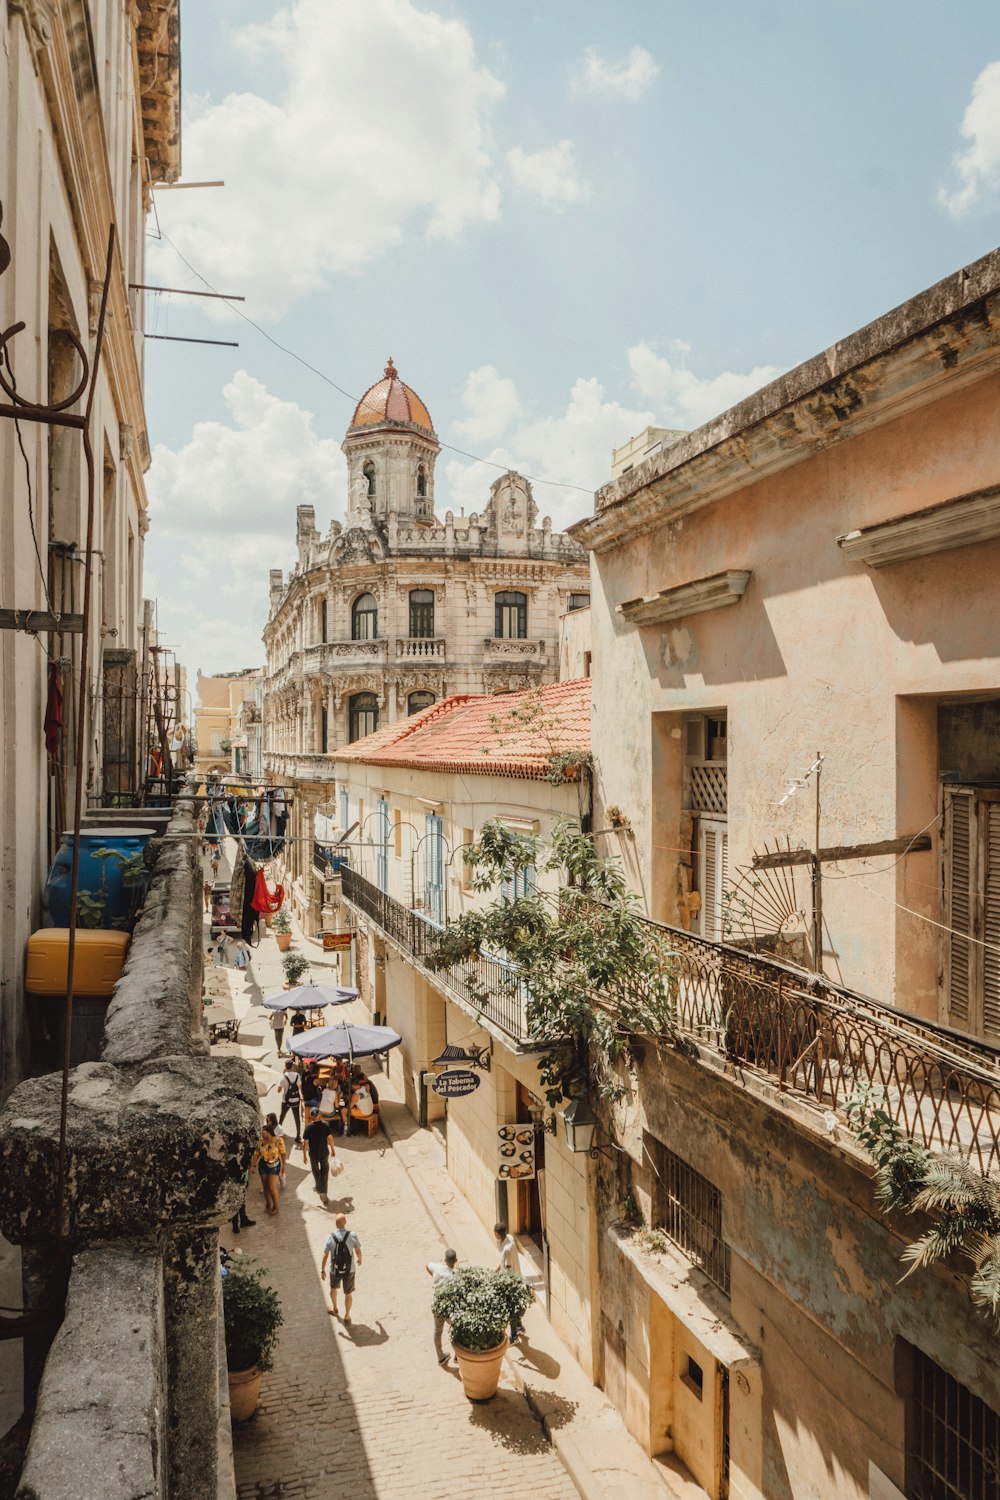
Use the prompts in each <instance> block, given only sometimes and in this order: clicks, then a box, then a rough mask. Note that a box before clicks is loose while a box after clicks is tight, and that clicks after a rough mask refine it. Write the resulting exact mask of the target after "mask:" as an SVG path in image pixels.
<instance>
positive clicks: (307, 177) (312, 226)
mask: <svg viewBox="0 0 1000 1500" xmlns="http://www.w3.org/2000/svg"><path fill="white" fill-rule="evenodd" d="M233 42H234V45H235V46H237V47H239V48H240V49H242V50H243V51H244V52H247V53H249V54H251V55H255V56H259V57H262V58H265V59H267V61H268V64H269V66H270V68H271V70H272V71H273V73H274V75H275V77H276V79H277V80H279V82H278V86H277V87H276V90H275V95H274V97H273V98H267V99H265V98H262V97H260V96H258V95H256V94H252V93H241V94H230V95H228V96H227V97H226V98H225V99H223V100H222V101H221V102H219V103H214V104H206V103H205V102H204V101H198V102H197V103H196V105H195V108H194V109H193V110H189V113H188V117H187V118H186V119H185V122H184V171H185V176H186V177H187V178H189V179H191V180H196V179H216V178H224V179H225V183H226V186H225V188H224V189H220V190H218V191H217V192H213V193H211V194H210V195H209V194H207V193H170V194H162V195H161V196H160V197H159V199H158V210H159V214H160V220H161V223H162V225H163V228H164V230H165V232H166V234H167V235H168V236H169V237H170V238H171V239H172V240H174V241H175V242H176V244H177V246H178V248H179V249H180V251H181V252H182V253H183V254H184V255H185V256H186V257H187V258H188V259H189V260H190V261H191V262H192V263H193V264H194V265H195V266H196V267H197V268H198V270H199V271H201V272H202V273H203V274H204V275H205V276H206V277H207V278H208V279H209V280H210V281H211V282H212V283H213V284H214V285H216V286H218V287H219V288H220V290H221V291H224V292H225V291H232V292H239V293H243V294H245V295H246V296H247V298H248V310H249V311H250V312H252V313H257V314H261V313H263V314H265V315H267V316H271V317H278V316H280V315H281V314H282V313H283V312H284V311H286V310H287V308H288V307H290V306H291V305H292V304H293V303H294V302H295V301H296V300H297V299H299V298H301V297H303V296H304V295H306V294H307V293H309V292H311V291H313V290H314V289H315V288H317V287H318V286H320V285H321V284H322V283H323V282H324V280H325V279H326V278H327V277H328V276H329V275H330V274H332V273H336V272H352V271H356V270H358V269H359V268H361V267H362V266H364V265H365V264H366V263H367V262H369V261H370V260H372V259H373V258H374V257H375V256H377V255H378V254H379V253H380V252H382V251H384V250H385V249H386V248H387V247H388V246H389V245H391V244H392V243H393V242H394V241H396V240H398V239H399V238H400V236H401V234H402V233H403V230H404V228H405V227H406V226H407V225H409V224H410V223H411V222H414V223H416V224H418V225H425V226H426V232H427V234H428V235H429V236H443V237H453V236H455V235H457V234H459V233H460V232H461V231H462V230H464V229H466V228H467V227H469V226H473V225H477V224H483V223H491V222H494V221H495V220H496V219H497V218H498V217H499V205H500V191H499V188H498V186H497V183H496V181H495V179H494V176H493V170H492V161H491V154H490V149H491V141H490V117H491V113H492V111H493V108H494V106H495V105H496V103H497V101H498V100H499V99H500V98H501V97H502V96H503V93H504V86H503V84H502V83H501V82H500V80H499V79H497V78H496V77H494V75H493V74H492V73H490V72H489V71H488V69H486V68H484V67H482V66H481V65H480V64H479V63H478V62H477V60H476V55H475V48H474V45H473V41H472V37H471V34H470V32H469V30H468V28H467V27H466V26H465V24H464V23H463V22H461V21H458V20H449V19H447V18H445V17H444V16H441V15H438V14H437V13H435V12H434V11H429V10H421V9H418V8H417V6H416V5H415V4H413V3H412V0H337V4H335V5H331V4H330V0H292V3H291V4H289V5H287V6H286V7H284V8H283V9H281V10H279V11H278V12H277V13H276V14H275V16H274V18H273V19H272V20H270V21H268V22H265V23H263V24H261V25H246V26H243V27H242V28H241V29H238V30H237V31H236V32H235V33H234V37H233ZM415 80H418V81H419V82H418V86H415V83H414V81H415ZM151 262H152V263H153V264H155V265H156V267H157V268H158V269H160V270H161V271H162V273H163V274H164V279H165V280H169V279H170V276H171V275H173V276H176V260H175V259H174V258H173V256H172V255H171V253H170V250H169V247H164V248H163V249H161V250H157V251H156V253H155V255H154V256H151ZM223 283H224V284H223ZM210 306H211V304H210ZM223 315H224V314H223Z"/></svg>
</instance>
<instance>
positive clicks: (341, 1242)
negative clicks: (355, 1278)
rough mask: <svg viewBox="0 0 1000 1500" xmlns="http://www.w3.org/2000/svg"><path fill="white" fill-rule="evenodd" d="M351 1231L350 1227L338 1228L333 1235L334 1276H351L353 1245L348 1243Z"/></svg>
mask: <svg viewBox="0 0 1000 1500" xmlns="http://www.w3.org/2000/svg"><path fill="white" fill-rule="evenodd" d="M350 1233H351V1231H350V1230H349V1229H338V1230H336V1231H335V1232H334V1236H333V1266H332V1267H331V1269H332V1271H333V1274H334V1276H349V1275H350V1274H351V1247H350V1245H349V1244H348V1243H347V1240H348V1237H349V1235H350Z"/></svg>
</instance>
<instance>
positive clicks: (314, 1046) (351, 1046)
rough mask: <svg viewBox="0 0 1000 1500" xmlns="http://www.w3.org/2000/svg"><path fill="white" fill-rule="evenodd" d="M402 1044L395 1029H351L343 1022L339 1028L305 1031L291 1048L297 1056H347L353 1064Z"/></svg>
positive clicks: (297, 1037)
mask: <svg viewBox="0 0 1000 1500" xmlns="http://www.w3.org/2000/svg"><path fill="white" fill-rule="evenodd" d="M402 1041H403V1038H402V1037H401V1036H400V1034H399V1032H398V1031H393V1029H392V1027H391V1026H351V1025H349V1024H348V1022H347V1021H342V1022H341V1023H340V1025H339V1026H318V1027H316V1028H315V1030H313V1031H304V1032H303V1033H302V1035H301V1036H296V1037H293V1038H292V1040H291V1041H290V1042H289V1044H288V1047H289V1051H291V1052H294V1053H295V1055H296V1057H317V1058H323V1057H347V1058H350V1059H351V1061H352V1062H353V1060H354V1058H356V1057H374V1055H375V1053H376V1052H388V1051H389V1050H390V1048H392V1047H399V1046H400V1045H401V1044H402Z"/></svg>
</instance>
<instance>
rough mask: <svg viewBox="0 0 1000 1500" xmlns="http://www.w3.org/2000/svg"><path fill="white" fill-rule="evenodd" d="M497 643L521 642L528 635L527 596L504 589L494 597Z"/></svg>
mask: <svg viewBox="0 0 1000 1500" xmlns="http://www.w3.org/2000/svg"><path fill="white" fill-rule="evenodd" d="M494 633H495V635H496V638H497V640H498V641H523V640H525V639H526V638H527V634H528V596H527V594H520V593H518V592H517V591H516V590H514V589H505V590H504V591H503V593H501V594H497V596H496V630H495V632H494Z"/></svg>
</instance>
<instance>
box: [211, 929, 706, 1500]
mask: <svg viewBox="0 0 1000 1500" xmlns="http://www.w3.org/2000/svg"><path fill="white" fill-rule="evenodd" d="M296 946H297V947H298V948H299V949H300V951H303V952H305V953H307V954H308V955H309V957H310V959H311V961H312V968H313V974H312V977H313V978H314V979H316V980H317V981H319V982H322V981H323V980H324V979H327V980H333V979H335V973H336V971H335V966H334V964H333V963H332V962H331V961H330V960H329V959H324V958H323V957H322V955H321V954H320V952H319V950H317V949H316V948H314V947H313V945H311V944H309V943H306V942H303V941H301V940H297V942H296ZM229 973H230V975H231V981H232V984H231V987H232V990H233V995H234V1006H235V1009H236V1012H237V1015H238V1016H240V1017H241V1018H242V1022H243V1024H242V1025H241V1029H240V1042H239V1050H240V1051H241V1052H242V1053H243V1054H244V1055H245V1056H247V1057H248V1058H249V1059H250V1060H251V1061H252V1062H253V1063H254V1068H255V1074H256V1076H257V1079H258V1092H259V1094H260V1096H261V1109H262V1111H263V1112H265V1113H266V1112H267V1111H268V1110H270V1109H276V1108H277V1102H276V1101H277V1093H276V1091H275V1090H274V1084H275V1083H276V1080H277V1076H278V1072H277V1071H276V1068H277V1069H278V1070H279V1071H280V1065H278V1064H277V1059H276V1057H275V1054H274V1045H273V1039H272V1036H271V1032H270V1028H269V1026H268V1024H267V1020H266V1013H265V1012H264V1011H263V1009H261V1008H260V1003H261V1001H262V999H263V996H264V995H265V994H269V993H271V992H272V991H273V990H276V989H279V988H280V987H281V983H282V978H283V976H282V973H281V968H280V956H279V955H278V953H277V949H276V946H275V944H274V941H273V939H272V938H270V937H266V938H265V939H264V940H263V941H262V943H261V945H260V947H259V948H258V949H256V950H254V953H253V959H252V962H251V966H250V969H249V970H248V971H247V973H246V975H245V976H244V975H243V974H240V973H238V972H237V971H235V970H231V971H229ZM355 1012H357V1014H355ZM328 1019H337V1020H339V1019H350V1020H362V1019H366V1016H365V1015H364V1014H363V1012H362V1008H361V1007H360V1006H358V1005H352V1006H345V1007H341V1008H338V1010H337V1012H336V1014H335V1015H334V1013H333V1012H328ZM220 1050H222V1051H231V1050H232V1049H231V1048H230V1047H228V1046H223V1047H222V1048H220ZM373 1076H374V1077H375V1079H376V1082H377V1085H378V1088H379V1094H380V1099H381V1105H382V1118H383V1124H384V1127H385V1133H384V1134H383V1133H380V1134H379V1135H377V1136H376V1137H374V1138H373V1139H372V1140H368V1139H367V1138H360V1137H352V1138H350V1139H349V1140H347V1141H344V1142H340V1141H339V1140H338V1142H337V1150H338V1152H340V1153H342V1159H343V1160H344V1162H345V1171H344V1174H343V1176H341V1177H340V1178H337V1179H333V1180H332V1181H331V1185H330V1186H331V1194H336V1193H339V1194H340V1197H339V1198H338V1197H335V1196H331V1201H330V1205H329V1209H324V1208H323V1205H322V1204H321V1203H320V1201H319V1199H318V1198H317V1196H316V1194H315V1192H314V1191H313V1187H312V1176H311V1174H310V1172H309V1170H308V1168H307V1167H305V1166H304V1165H303V1164H302V1158H301V1154H299V1153H296V1151H295V1149H294V1147H292V1146H291V1139H292V1137H291V1136H289V1137H288V1141H289V1146H290V1153H291V1154H290V1161H291V1163H292V1165H291V1166H290V1168H289V1174H288V1184H287V1186H286V1188H285V1191H284V1195H283V1200H282V1207H281V1212H280V1214H279V1215H278V1217H277V1218H276V1219H270V1220H269V1219H267V1218H266V1216H265V1214H264V1211H263V1204H262V1200H261V1194H260V1187H259V1184H258V1183H256V1182H255V1183H254V1184H252V1186H251V1190H250V1198H249V1204H248V1211H249V1213H250V1216H251V1218H254V1219H256V1221H257V1222H256V1225H255V1227H254V1228H252V1229H249V1230H244V1231H243V1233H242V1234H241V1235H240V1236H239V1237H238V1238H236V1237H233V1236H231V1235H229V1234H228V1233H227V1234H226V1235H225V1236H224V1240H225V1243H226V1244H227V1245H229V1246H230V1247H231V1248H239V1249H241V1250H243V1251H244V1252H246V1253H252V1254H254V1255H257V1256H259V1258H260V1259H261V1261H262V1262H263V1263H264V1264H266V1265H267V1266H268V1268H269V1270H270V1271H271V1272H272V1278H273V1281H274V1284H275V1285H276V1287H277V1288H278V1290H279V1292H280V1293H281V1297H282V1306H283V1310H284V1313H285V1325H284V1327H283V1329H282V1335H281V1341H280V1343H279V1347H278V1351H277V1354H276V1358H275V1367H274V1369H273V1370H272V1371H271V1372H270V1373H269V1374H268V1375H267V1376H265V1383H264V1392H263V1397H262V1402H261V1406H260V1409H259V1410H258V1413H257V1415H256V1417H255V1418H254V1419H253V1421H252V1422H250V1423H248V1424H246V1425H245V1426H237V1427H235V1428H234V1433H233V1436H234V1449H235V1456H236V1474H237V1486H238V1495H239V1500H279V1497H281V1500H327V1497H330V1500H342V1496H343V1495H344V1493H345V1490H349V1492H350V1494H351V1495H352V1500H353V1497H356V1500H410V1497H411V1496H412V1497H414V1500H450V1497H452V1496H454V1497H461V1500H467V1497H468V1494H469V1488H470V1485H471V1484H472V1483H477V1484H479V1485H483V1484H485V1485H486V1486H488V1492H489V1493H492V1494H495V1495H497V1496H499V1497H501V1500H502V1497H506V1496H511V1497H513V1496H515V1495H518V1496H520V1495H521V1494H522V1493H527V1494H530V1495H532V1497H533V1500H575V1497H576V1496H577V1495H580V1496H583V1497H584V1500H612V1497H614V1500H617V1497H618V1496H620V1495H622V1494H628V1496H629V1500H671V1497H675V1500H681V1497H683V1500H698V1497H702V1500H703V1497H704V1492H703V1491H701V1490H699V1489H698V1487H697V1486H694V1485H692V1484H689V1483H687V1482H685V1476H683V1475H682V1474H680V1473H678V1472H676V1470H673V1469H672V1466H670V1464H669V1461H667V1462H664V1463H655V1464H654V1463H650V1461H649V1460H648V1459H647V1458H646V1455H645V1454H644V1453H643V1451H642V1450H641V1449H640V1447H639V1445H638V1444H637V1443H636V1442H635V1440H634V1439H633V1438H632V1437H631V1435H630V1434H629V1433H628V1431H627V1430H626V1428H625V1425H624V1423H623V1422H622V1420H621V1417H620V1416H619V1414H618V1413H617V1412H616V1411H615V1409H614V1408H613V1407H612V1406H611V1404H610V1402H609V1401H608V1400H607V1398H606V1397H605V1396H604V1394H603V1393H602V1392H601V1391H599V1390H598V1389H596V1387H595V1386H594V1385H593V1384H592V1383H591V1381H590V1380H589V1378H588V1377H587V1376H586V1375H585V1374H584V1373H583V1371H582V1370H581V1369H580V1367H579V1366H578V1365H577V1364H576V1362H575V1360H574V1359H573V1357H572V1355H571V1354H570V1353H569V1351H568V1350H567V1349H566V1347H565V1346H564V1345H563V1344H562V1343H561V1341H560V1340H559V1339H558V1337H557V1336H556V1335H555V1333H554V1332H553V1330H552V1328H551V1327H550V1325H549V1323H548V1321H547V1319H546V1317H545V1314H544V1312H543V1311H542V1309H541V1308H540V1307H532V1308H530V1309H529V1310H528V1313H527V1315H526V1317H525V1330H526V1337H525V1338H524V1339H522V1342H521V1345H520V1346H519V1347H518V1348H516V1349H512V1350H511V1351H510V1352H509V1353H508V1355H507V1357H506V1361H505V1372H504V1376H503V1380H502V1382H501V1388H500V1391H499V1393H498V1395H497V1396H496V1398H495V1399H494V1400H493V1401H492V1402H490V1403H488V1404H486V1405H484V1406H473V1405H472V1404H471V1403H470V1402H468V1401H467V1400H466V1399H465V1397H464V1395H463V1394H462V1388H461V1381H460V1379H459V1376H458V1371H457V1369H456V1367H455V1365H454V1362H452V1363H451V1364H450V1365H449V1366H447V1367H446V1368H445V1369H441V1368H440V1367H439V1366H438V1365H437V1363H436V1359H435V1355H434V1350H433V1345H432V1332H433V1324H432V1319H431V1315H430V1279H429V1277H428V1276H427V1274H426V1272H425V1270H424V1264H425V1262H426V1261H428V1260H432V1259H438V1258H439V1257H440V1255H441V1252H442V1250H443V1247H444V1245H445V1244H446V1243H447V1244H452V1245H454V1246H455V1247H456V1249H457V1250H458V1253H459V1257H460V1261H462V1262H466V1263H469V1262H472V1263H477V1262H478V1263H480V1264H486V1265H489V1264H492V1263H493V1258H494V1256H495V1249H494V1246H493V1241H492V1238H491V1237H490V1236H489V1234H488V1233H487V1232H486V1230H485V1229H484V1228H483V1226H482V1225H481V1224H480V1223H479V1221H478V1219H477V1218H476V1217H475V1215H474V1214H473V1212H472V1210H471V1208H470V1207H469V1205H468V1203H467V1202H466V1200H465V1199H464V1198H463V1197H462V1195H461V1194H460V1193H459V1192H458V1190H457V1188H456V1187H455V1185H454V1183H453V1182H452V1180H451V1178H450V1177H449V1175H448V1172H447V1165H446V1158H445V1152H444V1148H443V1144H442V1141H441V1140H440V1138H439V1137H438V1136H437V1135H436V1134H435V1133H434V1132H433V1131H427V1130H420V1129H418V1127H417V1125H416V1122H415V1121H414V1120H413V1118H412V1116H411V1115H410V1114H409V1112H408V1110H407V1109H406V1108H405V1106H404V1105H403V1104H402V1103H401V1102H400V1101H399V1100H398V1099H397V1098H396V1097H395V1096H394V1091H393V1089H392V1087H391V1085H390V1084H389V1082H388V1080H387V1079H384V1078H383V1077H382V1076H381V1075H379V1074H374V1075H373ZM285 1123H286V1126H290V1125H291V1120H290V1118H289V1119H286V1122H285ZM338 1209H343V1210H344V1211H345V1212H346V1213H348V1215H349V1222H350V1224H351V1227H352V1228H353V1229H355V1231H356V1232H357V1234H358V1235H359V1237H360V1239H361V1242H362V1247H363V1249H362V1254H363V1257H364V1264H363V1266H362V1267H361V1269H360V1270H359V1272H358V1285H357V1291H356V1294H355V1301H354V1306H353V1309H352V1317H353V1323H352V1325H351V1327H350V1328H348V1327H346V1326H345V1325H344V1324H343V1323H341V1322H340V1321H335V1320H334V1319H333V1318H331V1317H330V1316H329V1314H328V1312H327V1311H326V1308H327V1303H326V1301H325V1296H324V1288H323V1286H322V1284H321V1282H320V1279H319V1262H320V1257H321V1254H322V1246H323V1240H324V1239H325V1237H326V1235H327V1234H328V1233H329V1231H330V1229H331V1228H332V1227H333V1216H334V1214H335V1213H336V1212H337V1211H338Z"/></svg>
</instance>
